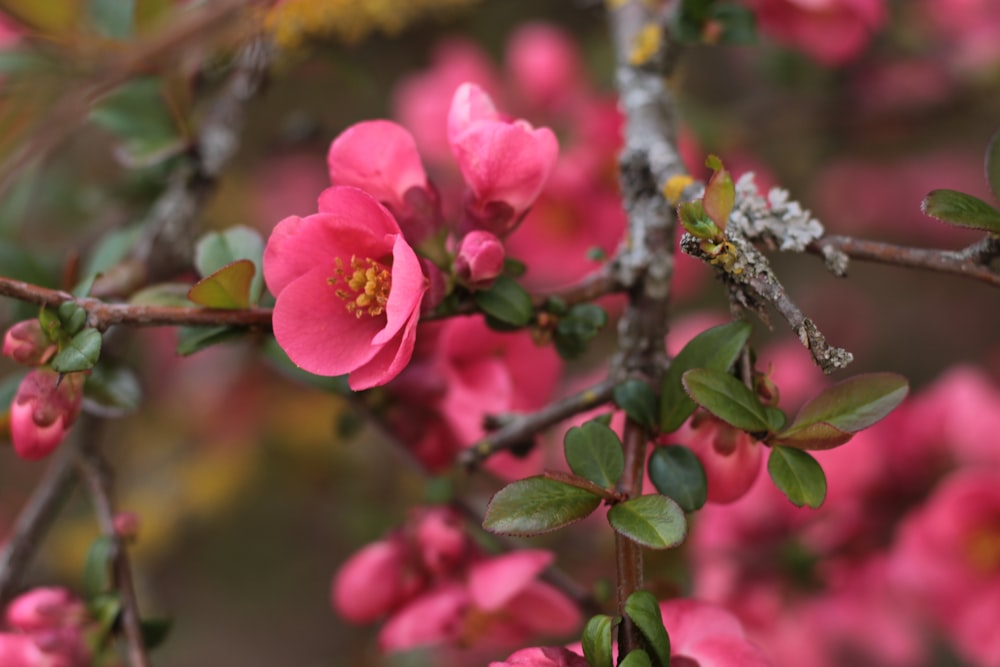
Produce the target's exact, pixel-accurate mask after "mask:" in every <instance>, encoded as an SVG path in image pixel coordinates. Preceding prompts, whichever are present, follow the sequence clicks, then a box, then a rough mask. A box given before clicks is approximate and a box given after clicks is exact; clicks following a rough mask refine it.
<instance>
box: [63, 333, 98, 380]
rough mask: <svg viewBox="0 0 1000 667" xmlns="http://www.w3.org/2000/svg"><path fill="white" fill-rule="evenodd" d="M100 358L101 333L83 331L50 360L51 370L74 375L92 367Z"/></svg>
mask: <svg viewBox="0 0 1000 667" xmlns="http://www.w3.org/2000/svg"><path fill="white" fill-rule="evenodd" d="M100 356H101V332H100V331H98V330H97V329H84V330H83V331H81V332H80V333H78V334H77V335H75V336H73V338H72V339H71V340H70V341H69V342H68V343H67V344H66V346H65V347H63V349H61V350H60V351H59V353H58V354H57V355H56V356H55V357H54V358H53V359H52V369H53V370H55V371H58V372H60V373H74V372H76V371H85V370H89V369H91V368H93V367H94V364H96V363H97V360H98V359H99V358H100Z"/></svg>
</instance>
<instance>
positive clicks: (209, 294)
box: [187, 259, 257, 310]
mask: <svg viewBox="0 0 1000 667" xmlns="http://www.w3.org/2000/svg"><path fill="white" fill-rule="evenodd" d="M256 273H257V267H255V266H254V263H253V262H251V261H250V260H249V259H238V260H236V261H235V262H233V263H232V264H226V265H225V266H223V267H222V268H221V269H219V270H218V271H216V272H215V273H213V274H211V275H209V276H206V277H205V278H202V279H201V280H199V281H198V282H197V283H195V284H194V286H193V287H191V289H190V290H189V291H188V295H187V296H188V299H190V300H191V301H193V302H194V303H196V304H198V305H199V306H205V307H206V308H227V309H233V310H239V309H242V308H249V307H250V303H251V300H250V283H251V282H252V281H253V278H254V274H256Z"/></svg>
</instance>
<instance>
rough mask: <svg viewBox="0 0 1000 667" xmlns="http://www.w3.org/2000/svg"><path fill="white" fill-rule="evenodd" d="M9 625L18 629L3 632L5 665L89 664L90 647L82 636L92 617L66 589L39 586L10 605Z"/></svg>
mask: <svg viewBox="0 0 1000 667" xmlns="http://www.w3.org/2000/svg"><path fill="white" fill-rule="evenodd" d="M6 619H7V624H8V626H9V627H10V629H11V630H14V631H15V632H12V633H7V632H3V633H0V665H3V667H86V666H87V665H90V664H91V661H90V650H89V649H88V648H87V644H86V642H85V641H84V637H83V632H82V630H83V626H84V624H85V623H86V622H87V621H88V620H89V619H88V617H87V611H86V607H85V606H84V604H83V602H82V601H81V600H80V599H79V598H77V597H76V596H75V595H73V594H72V593H70V592H69V591H67V590H66V589H63V588H36V589H33V590H30V591H28V592H27V593H23V594H22V595H20V596H18V597H17V598H15V599H14V600H13V601H12V602H11V603H10V605H9V606H8V607H7V612H6Z"/></svg>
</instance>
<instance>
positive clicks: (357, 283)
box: [326, 255, 392, 320]
mask: <svg viewBox="0 0 1000 667" xmlns="http://www.w3.org/2000/svg"><path fill="white" fill-rule="evenodd" d="M336 264H337V268H336V270H335V273H336V275H335V276H331V277H330V278H327V279H326V282H327V283H328V284H329V285H331V286H338V285H339V287H338V288H337V289H336V290H334V294H336V295H337V297H338V298H339V299H341V300H342V301H345V302H346V303H345V304H344V305H345V307H346V308H347V312H349V313H354V316H355V317H357V318H358V319H359V320H360V319H361V318H362V317H363V316H364V315H365V314H367V315H369V316H371V317H376V316H378V315H381V314H382V313H384V312H385V305H386V304H387V303H388V302H389V291H390V290H391V289H392V274H391V273H390V272H389V269H387V268H386V267H385V266H384V265H383V264H382V263H381V262H378V261H377V260H374V259H372V258H371V257H366V258H364V259H358V257H356V256H354V255H352V256H351V269H350V273H348V272H347V271H346V270H345V269H344V262H343V260H341V259H340V258H339V257H338V258H337V259H336ZM345 287H346V288H347V289H345Z"/></svg>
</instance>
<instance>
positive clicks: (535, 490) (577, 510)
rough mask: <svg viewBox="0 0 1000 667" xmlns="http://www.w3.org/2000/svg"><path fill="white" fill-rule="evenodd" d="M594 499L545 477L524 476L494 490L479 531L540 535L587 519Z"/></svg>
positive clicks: (588, 494)
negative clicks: (524, 477) (525, 477)
mask: <svg viewBox="0 0 1000 667" xmlns="http://www.w3.org/2000/svg"><path fill="white" fill-rule="evenodd" d="M600 504H601V499H600V498H599V497H598V496H595V495H594V494H592V493H590V492H589V491H584V490H583V489H579V488H577V487H575V486H570V485H569V484H565V483H563V482H557V481H555V480H552V479H547V478H545V477H528V478H527V479H522V480H518V481H516V482H513V483H512V484H508V485H507V486H505V487H504V488H502V489H500V490H499V491H497V493H496V494H495V495H494V496H493V499H492V500H490V504H489V506H488V507H487V508H486V517H485V518H484V519H483V528H485V529H486V530H488V531H489V532H491V533H496V534H499V535H524V536H527V535H540V534H542V533H548V532H550V531H553V530H556V529H558V528H562V527H563V526H567V525H569V524H571V523H573V522H575V521H579V520H580V519H583V518H584V517H586V516H588V515H589V514H590V513H591V512H593V511H594V510H595V509H597V507H598V505H600Z"/></svg>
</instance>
